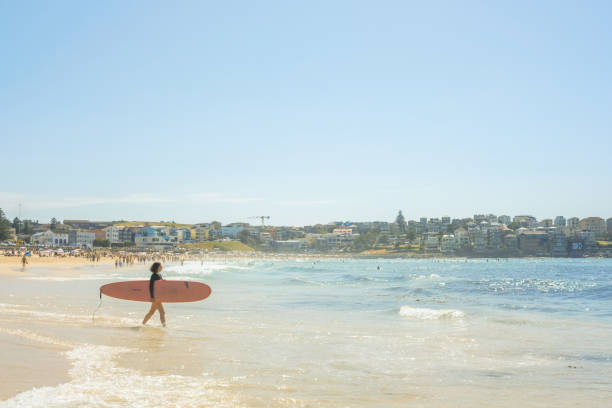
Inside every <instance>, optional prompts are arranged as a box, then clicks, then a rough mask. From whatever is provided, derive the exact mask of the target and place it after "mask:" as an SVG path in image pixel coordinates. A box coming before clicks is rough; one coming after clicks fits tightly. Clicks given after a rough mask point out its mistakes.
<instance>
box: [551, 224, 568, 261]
mask: <svg viewBox="0 0 612 408" xmlns="http://www.w3.org/2000/svg"><path fill="white" fill-rule="evenodd" d="M548 235H549V240H550V255H551V256H554V257H565V256H567V237H566V236H565V234H564V233H563V231H561V230H560V229H553V230H551V231H550V232H549V233H548Z"/></svg>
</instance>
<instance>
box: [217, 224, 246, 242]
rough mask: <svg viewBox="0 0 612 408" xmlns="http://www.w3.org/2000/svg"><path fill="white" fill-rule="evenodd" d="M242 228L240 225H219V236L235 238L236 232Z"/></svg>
mask: <svg viewBox="0 0 612 408" xmlns="http://www.w3.org/2000/svg"><path fill="white" fill-rule="evenodd" d="M243 229H244V226H242V225H225V226H223V227H221V237H222V238H231V239H237V238H238V233H239V232H240V231H242V230H243Z"/></svg>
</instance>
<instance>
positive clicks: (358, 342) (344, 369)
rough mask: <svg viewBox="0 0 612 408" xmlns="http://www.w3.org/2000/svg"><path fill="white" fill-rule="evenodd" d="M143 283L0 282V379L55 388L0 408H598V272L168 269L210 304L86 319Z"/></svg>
mask: <svg viewBox="0 0 612 408" xmlns="http://www.w3.org/2000/svg"><path fill="white" fill-rule="evenodd" d="M149 275H150V273H149V272H148V265H142V266H136V267H131V268H120V269H115V268H114V267H111V266H96V267H93V266H83V267H80V268H78V269H75V270H70V271H65V272H63V271H61V270H60V271H51V270H46V269H44V268H39V269H36V268H32V269H31V271H29V272H28V273H26V274H23V275H19V276H3V277H0V341H1V343H0V344H5V347H3V349H4V350H5V353H7V354H5V356H3V360H4V362H3V363H2V365H0V367H2V371H3V372H4V374H5V376H6V380H7V381H13V382H15V383H16V384H19V378H18V377H19V373H21V372H27V370H28V368H29V369H31V370H34V371H37V372H38V371H41V373H42V374H43V376H44V373H48V376H56V377H57V380H56V381H55V383H54V384H53V385H48V386H42V387H37V388H31V389H24V390H20V391H19V393H18V394H16V395H10V396H7V398H8V399H6V400H4V401H3V402H1V403H0V406H2V407H19V408H21V407H130V406H134V407H136V406H137V407H479V406H487V407H609V406H611V405H610V404H611V403H610V401H612V260H610V259H510V260H505V259H502V260H499V261H498V260H496V259H489V260H485V259H481V260H480V259H479V260H473V259H469V260H465V259H442V260H440V259H437V260H432V259H423V260H382V259H381V260H353V259H344V260H342V259H324V260H320V261H317V260H299V259H298V260H280V259H279V260H231V259H227V260H216V261H209V260H205V261H203V262H200V261H187V262H185V263H184V265H180V264H177V263H174V264H173V263H168V264H165V265H164V270H163V271H162V275H163V277H164V278H165V279H177V280H193V281H199V282H204V283H207V284H208V285H210V286H211V288H212V295H211V296H210V297H209V298H208V299H206V300H204V301H202V302H196V303H185V304H166V305H165V309H166V319H167V323H168V328H166V329H164V328H162V327H161V325H160V322H159V316H158V315H157V314H156V315H155V316H154V317H153V318H152V319H151V322H150V323H149V325H148V326H147V327H141V326H140V321H141V320H142V318H143V316H144V315H145V313H146V312H147V310H148V305H147V304H145V303H139V302H128V301H122V300H118V299H113V298H108V297H103V298H102V299H101V301H102V302H101V305H100V307H99V309H98V310H97V311H96V313H95V316H94V318H93V319H92V313H93V312H94V310H95V309H96V307H97V306H98V302H99V301H100V299H99V296H98V295H99V287H100V286H101V285H103V284H105V283H109V282H113V281H120V280H133V279H148V278H149ZM9 350H12V351H11V353H10V355H9V354H8V352H7V351H9ZM37 353H38V354H37ZM45 353H46V354H45ZM49 353H53V354H49ZM55 354H56V355H57V356H60V358H59V359H57V358H56V359H52V358H51V357H48V358H47V357H44V358H43V357H40V358H37V357H36V356H37V355H40V356H49V355H50V356H52V355H55ZM57 361H63V362H64V363H63V365H61V366H60V365H58V364H59V363H56V362H57ZM58 367H59V368H58ZM64 367H65V368H64ZM48 376H47V377H46V379H47V380H52V378H49V377H48ZM13 377H15V378H13Z"/></svg>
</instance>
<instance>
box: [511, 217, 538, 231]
mask: <svg viewBox="0 0 612 408" xmlns="http://www.w3.org/2000/svg"><path fill="white" fill-rule="evenodd" d="M512 221H513V222H516V223H517V224H518V225H519V227H523V228H535V227H537V226H538V220H537V218H536V217H534V216H531V215H517V216H515V217H514V218H513V219H512Z"/></svg>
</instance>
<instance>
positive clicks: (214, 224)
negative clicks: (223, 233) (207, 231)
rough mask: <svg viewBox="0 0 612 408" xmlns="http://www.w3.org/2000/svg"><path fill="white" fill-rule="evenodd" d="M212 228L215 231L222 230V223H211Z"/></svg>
mask: <svg viewBox="0 0 612 408" xmlns="http://www.w3.org/2000/svg"><path fill="white" fill-rule="evenodd" d="M210 228H212V229H214V230H220V229H221V223H220V222H219V221H213V222H211V223H210Z"/></svg>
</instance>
